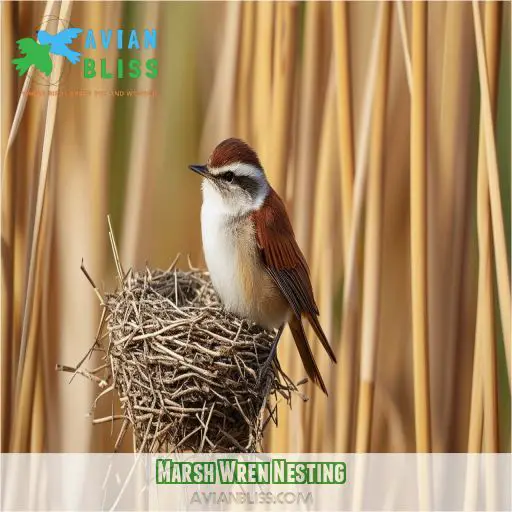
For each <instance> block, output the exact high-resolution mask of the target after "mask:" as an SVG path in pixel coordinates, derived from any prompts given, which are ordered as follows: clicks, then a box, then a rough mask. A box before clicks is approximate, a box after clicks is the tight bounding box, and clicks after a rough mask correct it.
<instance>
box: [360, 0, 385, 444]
mask: <svg viewBox="0 0 512 512" xmlns="http://www.w3.org/2000/svg"><path fill="white" fill-rule="evenodd" d="M391 8H392V4H391V3H386V4H385V5H384V7H383V15H382V16H383V21H382V23H383V30H382V32H381V40H380V44H379V47H380V55H379V65H378V70H377V83H376V88H375V99H374V102H373V115H372V128H371V148H370V162H369V170H368V179H367V185H366V219H365V221H366V226H365V243H364V279H363V283H364V288H363V305H362V312H363V313H362V334H361V380H360V384H359V399H358V413H357V430H356V451H357V452H368V451H370V442H371V432H372V416H373V397H374V386H375V362H376V356H377V342H378V337H379V334H378V333H379V313H380V290H381V276H380V274H381V260H382V248H381V243H382V242H381V240H382V229H383V225H382V212H383V209H382V201H383V184H384V176H383V174H384V161H385V159H384V135H385V126H386V102H387V89H388V68H389V46H390V34H391V13H392V9H391Z"/></svg>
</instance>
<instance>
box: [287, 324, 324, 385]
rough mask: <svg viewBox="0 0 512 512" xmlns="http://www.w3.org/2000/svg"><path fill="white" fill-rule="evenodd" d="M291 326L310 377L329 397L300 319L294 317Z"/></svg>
mask: <svg viewBox="0 0 512 512" xmlns="http://www.w3.org/2000/svg"><path fill="white" fill-rule="evenodd" d="M289 326H290V330H291V331H292V335H293V339H294V340H295V345H296V346H297V350H298V351H299V355H300V358H301V359H302V364H303V365H304V368H305V370H306V373H307V374H308V377H309V378H310V379H311V380H312V381H313V382H314V383H315V384H317V385H318V386H319V387H320V389H321V390H322V391H323V392H324V393H325V394H326V395H327V394H328V393H327V388H326V387H325V384H324V381H323V379H322V376H321V375H320V371H319V370H318V366H317V365H316V362H315V358H314V357H313V352H312V351H311V347H310V346H309V342H308V340H307V338H306V333H305V332H304V327H303V325H302V322H301V320H300V318H297V317H296V316H294V317H293V318H292V319H291V320H290V322H289Z"/></svg>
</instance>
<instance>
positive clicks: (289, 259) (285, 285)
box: [252, 189, 336, 361]
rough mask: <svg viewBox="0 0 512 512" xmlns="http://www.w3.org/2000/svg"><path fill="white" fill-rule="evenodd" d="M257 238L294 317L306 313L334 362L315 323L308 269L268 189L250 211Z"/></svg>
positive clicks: (282, 208)
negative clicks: (260, 204)
mask: <svg viewBox="0 0 512 512" xmlns="http://www.w3.org/2000/svg"><path fill="white" fill-rule="evenodd" d="M252 216H253V221H254V225H255V229H256V239H257V241H258V246H259V248H260V251H261V256H262V259H263V262H264V264H265V266H266V267H267V270H268V272H269V274H270V276H271V277H272V279H273V280H274V282H275V283H276V284H277V286H278V287H279V289H280V290H281V293H282V294H283V295H284V297H285V298H286V300H287V301H288V303H289V304H290V307H291V308H292V310H293V312H294V313H295V316H297V317H298V318H299V319H300V318H301V316H302V315H305V316H306V317H307V319H308V320H309V322H310V323H311V325H312V327H313V329H314V330H315V333H316V334H317V336H318V337H319V339H320V341H321V342H322V345H323V346H324V347H325V349H326V351H327V353H328V354H329V356H330V358H331V359H332V360H333V361H336V358H335V356H334V352H333V351H332V349H331V347H330V345H329V342H328V341H327V338H326V337H325V334H324V332H323V330H322V327H321V326H320V323H319V322H318V318H317V317H318V307H317V305H316V302H315V298H314V296H313V288H312V287H311V281H310V279H309V269H308V265H307V263H306V260H305V258H304V255H303V254H302V252H301V250H300V248H299V246H298V245H297V242H296V241H295V235H294V233H293V228H292V225H291V223H290V220H289V218H288V214H287V213H286V208H285V206H284V204H283V202H282V201H281V199H280V197H279V196H278V195H277V194H276V193H275V192H274V191H273V190H272V189H271V190H270V193H269V194H268V196H267V198H266V200H265V204H264V206H263V207H262V208H260V209H259V210H257V211H255V212H253V214H252Z"/></svg>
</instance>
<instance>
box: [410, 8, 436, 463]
mask: <svg viewBox="0 0 512 512" xmlns="http://www.w3.org/2000/svg"><path fill="white" fill-rule="evenodd" d="M426 11H427V5H426V3H425V2H423V1H421V2H415V3H414V4H413V33H412V71H413V89H412V108H411V293H412V323H413V329H412V331H413V360H414V361H413V363H414V396H415V400H414V402H415V404H414V405H415V425H416V450H417V451H418V452H422V453H428V452H430V451H431V437H430V436H431V434H430V392H429V356H428V323H427V322H428V314H427V293H428V290H427V215H426V213H427V212H426V206H427V200H426V199H427V198H426V194H427V175H426V160H427V155H426V72H427V65H426V60H427V12H426Z"/></svg>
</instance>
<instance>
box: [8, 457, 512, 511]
mask: <svg viewBox="0 0 512 512" xmlns="http://www.w3.org/2000/svg"><path fill="white" fill-rule="evenodd" d="M1 462H2V466H1V468H2V475H1V478H2V497H1V505H2V510H77V511H78V510H248V511H251V510H258V511H260V510H275V511H278V510H290V511H291V510H311V511H313V510H333V511H334V510H361V511H362V510H389V511H399V510H407V511H414V510H436V511H437V510H493V511H495V510H503V511H510V510H511V509H512V502H511V485H510V482H511V476H512V475H511V468H510V466H511V458H510V454H499V455H496V454H489V455H487V454H484V455H479V454H435V455H417V454H369V455H353V454H347V455H345V454H338V453H323V454H300V453H294V454H253V455H237V454H224V455H220V454H217V455H207V454H205V455H192V454H181V455H161V456H156V455H146V454H143V455H132V454H113V455H109V454H2V455H1Z"/></svg>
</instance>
